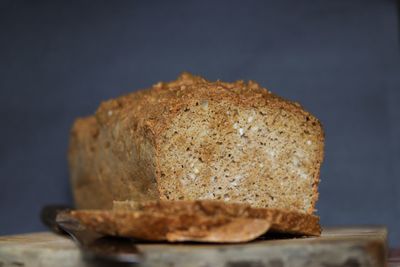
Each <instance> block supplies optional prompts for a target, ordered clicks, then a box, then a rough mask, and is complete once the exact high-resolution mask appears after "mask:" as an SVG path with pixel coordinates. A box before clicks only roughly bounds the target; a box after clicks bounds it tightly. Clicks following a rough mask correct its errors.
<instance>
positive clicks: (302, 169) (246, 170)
mask: <svg viewBox="0 0 400 267" xmlns="http://www.w3.org/2000/svg"><path fill="white" fill-rule="evenodd" d="M310 120H311V118H310V117H309V116H307V115H304V114H302V113H296V112H293V111H291V110H286V109H283V108H276V107H274V106H268V105H267V106H264V107H258V108H253V107H240V106H237V105H233V104H232V103H230V102H229V101H213V100H209V99H207V100H197V101H193V102H191V103H189V104H188V105H187V106H186V107H185V109H183V110H181V111H180V112H179V113H178V114H177V115H176V116H175V117H174V118H173V120H172V121H171V123H170V126H169V127H168V130H167V131H166V132H165V133H164V134H163V136H162V137H163V138H162V140H163V142H162V143H161V145H160V152H159V156H158V158H159V168H160V176H161V179H160V180H159V184H160V189H161V192H163V193H162V195H161V197H162V198H163V199H169V200H179V199H190V200H196V199H217V200H224V201H233V202H243V203H249V204H251V205H252V206H254V207H273V208H281V209H289V210H299V211H303V212H310V211H312V210H313V207H314V204H315V200H316V196H315V195H316V184H317V181H316V179H317V177H318V175H319V165H320V161H321V155H320V153H319V150H320V149H321V138H320V136H319V135H320V134H321V131H320V128H319V125H317V124H316V125H315V126H313V125H312V122H309V121H310ZM164 177H171V178H168V179H164Z"/></svg>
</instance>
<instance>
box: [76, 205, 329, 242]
mask: <svg viewBox="0 0 400 267" xmlns="http://www.w3.org/2000/svg"><path fill="white" fill-rule="evenodd" d="M71 216H73V217H74V218H76V219H78V220H79V221H80V222H81V223H82V224H83V225H85V226H86V227H88V228H89V229H92V230H94V231H97V232H99V233H102V234H107V235H113V236H123V237H133V238H137V239H143V240H155V241H156V240H158V241H160V240H167V241H171V242H175V241H201V242H246V241H250V240H253V239H255V238H257V237H259V236H261V235H262V234H264V233H265V232H267V231H268V230H270V231H272V232H284V233H291V234H296V235H320V233H321V229H320V226H319V218H318V217H316V216H314V215H308V214H304V213H298V212H288V211H281V210H277V209H265V208H252V207H250V206H249V205H246V204H235V203H226V202H223V201H207V200H203V201H158V202H149V203H139V204H138V205H130V203H129V202H117V203H116V204H115V207H114V209H113V210H77V211H72V212H71Z"/></svg>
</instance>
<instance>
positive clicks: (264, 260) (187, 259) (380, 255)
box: [0, 227, 396, 267]
mask: <svg viewBox="0 0 400 267" xmlns="http://www.w3.org/2000/svg"><path fill="white" fill-rule="evenodd" d="M138 247H139V249H140V250H141V251H142V252H143V253H144V254H145V260H144V261H143V263H141V264H140V265H139V266H175V267H180V266H186V267H206V266H216V267H218V266H221V267H284V266H301V267H303V266H304V267H313V266H324V267H341V266H343V267H361V266H366V267H369V266H370V267H375V266H387V254H388V249H387V231H386V229H385V228H382V227H352V228H327V229H324V231H323V234H322V236H321V237H314V238H297V239H279V240H277V239H274V240H255V241H252V242H249V243H244V244H226V245H221V244H193V243H190V244H188V243H179V244H171V243H151V244H149V243H147V244H144V243H143V244H138ZM391 264H392V263H391ZM393 264H395V263H393ZM0 266H1V267H9V266H10V267H11V266H13V267H16V266H32V267H39V266H41V267H47V266H52V267H53V266H61V267H63V266H65V267H69V266H76V267H83V266H85V267H86V266H93V265H91V264H90V262H87V261H84V260H82V259H81V256H80V252H79V250H78V249H77V247H76V246H75V244H74V243H73V242H72V241H71V240H70V239H68V238H66V237H63V236H59V235H56V234H53V233H50V232H42V233H31V234H24V235H15V236H5V237H0ZM390 266H391V267H392V266H396V265H390Z"/></svg>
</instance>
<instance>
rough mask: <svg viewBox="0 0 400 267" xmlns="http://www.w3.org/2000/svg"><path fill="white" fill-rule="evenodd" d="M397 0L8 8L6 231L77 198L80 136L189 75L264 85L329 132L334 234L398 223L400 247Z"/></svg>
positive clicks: (0, 23)
mask: <svg viewBox="0 0 400 267" xmlns="http://www.w3.org/2000/svg"><path fill="white" fill-rule="evenodd" d="M396 12H397V9H396V3H395V2H394V1H366V0H360V1H351V0H342V1H209V2H207V1H140V2H139V1H108V2H103V1H76V2H70V1H31V2H29V1H26V2H24V1H2V2H0V38H1V39H0V89H1V92H0V118H1V124H0V125H1V129H0V179H1V181H0V211H1V215H0V216H1V217H0V234H12V233H21V232H29V231H37V230H42V229H44V228H43V227H42V226H41V224H40V222H39V220H38V212H39V210H40V207H41V206H42V205H44V204H46V203H56V202H58V203H60V202H71V201H72V200H71V195H70V189H69V182H68V170H67V163H66V150H67V144H68V132H69V129H70V126H71V124H72V122H73V120H74V118H75V117H77V116H83V115H86V114H89V113H92V112H93V111H94V110H95V109H96V107H97V105H98V104H99V103H100V102H101V101H102V100H105V99H107V98H110V97H115V96H118V95H120V94H123V93H127V92H130V91H132V90H135V89H139V88H145V87H147V86H150V85H151V84H153V83H156V82H157V81H160V80H172V79H174V78H175V77H176V76H177V75H178V74H179V73H180V72H181V71H184V70H186V71H190V72H193V73H195V74H201V75H204V76H205V77H207V78H208V79H211V80H215V79H223V80H227V81H233V80H236V79H246V80H247V79H254V80H256V81H258V82H260V83H261V84H262V85H263V86H265V87H267V88H269V89H271V90H272V91H273V92H275V93H277V94H279V95H282V96H284V97H287V98H289V99H292V100H296V101H299V102H301V103H302V104H303V105H304V106H305V107H306V108H307V109H308V110H309V111H310V112H312V113H313V114H315V115H316V116H317V117H318V118H320V120H321V121H322V122H323V124H324V126H325V130H326V158H325V162H324V165H323V168H322V174H321V179H322V183H321V186H320V201H319V204H318V213H319V214H320V215H321V218H322V223H323V224H324V225H343V224H345V225H347V224H385V225H388V226H389V228H390V231H391V232H390V239H391V244H392V245H397V246H398V245H400V229H399V227H398V224H399V219H400V180H399V179H400V139H399V137H400V108H399V104H400V77H399V75H400V57H399V45H398V25H397V14H396Z"/></svg>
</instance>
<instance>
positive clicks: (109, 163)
mask: <svg viewBox="0 0 400 267" xmlns="http://www.w3.org/2000/svg"><path fill="white" fill-rule="evenodd" d="M201 99H209V100H211V101H227V102H229V103H231V104H232V105H234V106H238V107H253V108H255V109H257V108H258V107H264V106H269V107H271V108H275V109H283V110H285V111H288V112H292V113H296V114H301V115H302V116H305V117H307V118H309V120H310V123H312V124H313V125H314V126H313V127H314V130H315V132H316V133H317V134H316V135H317V138H318V139H319V140H318V142H319V143H320V144H321V147H320V149H319V150H318V155H317V157H318V164H317V166H315V168H317V172H316V175H315V176H314V177H313V185H312V187H313V192H314V194H313V196H312V201H311V202H312V203H311V205H310V207H309V208H308V209H307V211H306V212H307V213H309V214H311V213H313V212H314V210H315V204H316V201H317V199H318V183H319V168H320V164H321V163H322V160H323V143H324V135H323V131H322V126H321V124H320V122H319V121H318V120H317V119H316V118H315V117H314V116H312V115H311V114H310V113H308V112H306V111H305V110H304V109H303V108H302V107H301V106H300V105H299V104H298V103H294V102H290V101H287V100H284V99H282V98H280V97H278V96H276V95H274V94H272V93H271V92H270V91H268V90H266V89H264V88H262V87H261V86H259V85H258V84H257V83H255V82H253V81H249V82H247V83H246V82H244V81H236V82H234V83H226V82H221V81H216V82H209V81H207V80H205V79H203V78H201V77H198V76H193V75H190V74H188V73H183V74H182V75H181V76H180V77H179V78H178V79H177V80H176V81H173V82H170V83H162V82H160V83H157V84H156V85H154V86H153V87H152V88H150V89H147V90H141V91H137V92H134V93H131V94H128V95H125V96H122V97H119V98H116V99H112V100H109V101H105V102H103V103H102V104H101V105H100V107H99V108H98V110H97V111H96V113H95V115H93V116H90V117H87V118H83V119H78V120H77V121H76V122H75V124H74V126H73V128H72V131H71V142H70V149H69V157H68V158H69V162H70V169H71V182H72V186H73V191H74V198H75V202H76V205H77V207H79V208H110V207H111V204H112V201H113V200H125V199H127V200H134V201H150V200H158V199H164V200H165V196H164V194H163V192H162V190H163V189H162V188H161V187H160V184H162V182H163V180H162V179H164V178H163V177H161V171H160V164H159V160H158V159H159V157H160V154H159V153H160V146H161V144H162V142H163V140H162V139H161V138H160V137H161V136H162V135H163V133H164V132H165V131H166V129H167V128H168V126H169V124H170V122H171V120H172V119H173V118H174V117H175V116H176V115H177V113H178V112H180V110H182V109H184V108H185V106H187V105H189V104H190V103H193V101H199V100H201ZM94 196H95V197H94Z"/></svg>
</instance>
